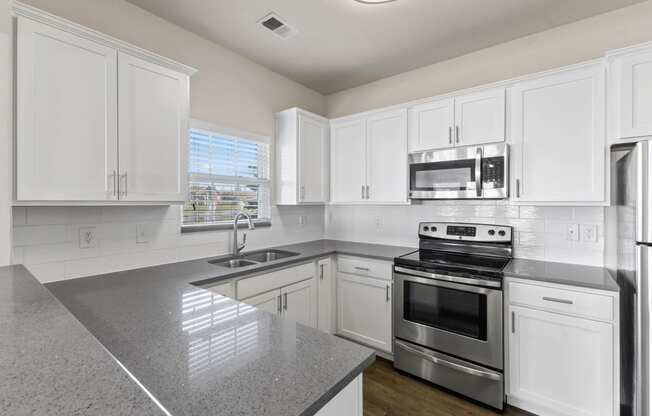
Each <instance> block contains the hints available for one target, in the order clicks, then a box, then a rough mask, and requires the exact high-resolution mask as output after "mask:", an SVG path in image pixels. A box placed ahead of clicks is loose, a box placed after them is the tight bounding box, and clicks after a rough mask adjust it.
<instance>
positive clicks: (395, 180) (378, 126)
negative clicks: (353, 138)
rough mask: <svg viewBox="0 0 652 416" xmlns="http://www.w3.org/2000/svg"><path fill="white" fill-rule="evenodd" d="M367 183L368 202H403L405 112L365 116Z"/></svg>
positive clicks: (405, 163) (405, 164)
mask: <svg viewBox="0 0 652 416" xmlns="http://www.w3.org/2000/svg"><path fill="white" fill-rule="evenodd" d="M366 166H367V184H366V188H365V198H366V200H367V201H369V202H376V203H384V202H406V201H407V192H408V191H407V111H406V110H397V111H390V112H385V113H382V114H377V115H374V116H372V117H369V118H368V119H367V163H366Z"/></svg>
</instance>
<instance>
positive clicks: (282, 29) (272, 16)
mask: <svg viewBox="0 0 652 416" xmlns="http://www.w3.org/2000/svg"><path fill="white" fill-rule="evenodd" d="M258 24H259V25H261V26H262V27H264V28H266V29H268V30H271V31H272V33H273V34H275V35H276V36H278V37H279V38H281V39H289V38H291V37H292V36H294V35H296V34H297V33H298V32H297V30H296V29H295V28H293V27H291V26H290V25H288V24H287V23H285V22H284V21H283V19H282V18H281V17H280V16H279V15H277V14H276V13H269V14H268V15H267V16H265V17H263V18H262V19H260V20H259V21H258Z"/></svg>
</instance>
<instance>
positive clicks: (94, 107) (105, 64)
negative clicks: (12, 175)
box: [16, 17, 118, 201]
mask: <svg viewBox="0 0 652 416" xmlns="http://www.w3.org/2000/svg"><path fill="white" fill-rule="evenodd" d="M17 20H18V28H17V49H16V56H17V61H16V65H17V70H16V138H17V139H16V191H17V195H16V197H17V199H18V200H22V201H27V200H33V201H39V200H40V201H44V200H49V201H105V200H115V199H117V195H116V193H115V188H114V186H113V184H114V176H113V174H114V172H116V171H117V169H118V167H117V150H118V143H117V103H116V97H117V89H116V88H117V87H116V83H117V72H116V71H117V69H116V68H117V66H116V65H117V60H116V59H117V58H116V56H117V55H116V51H115V49H111V48H108V47H106V46H103V45H100V44H97V43H94V42H91V41H89V40H86V39H82V38H79V37H77V36H75V35H73V34H71V33H68V32H65V31H62V30H58V29H54V28H52V27H50V26H47V25H44V24H41V23H37V22H33V21H31V20H29V19H25V18H22V17H18V18H17Z"/></svg>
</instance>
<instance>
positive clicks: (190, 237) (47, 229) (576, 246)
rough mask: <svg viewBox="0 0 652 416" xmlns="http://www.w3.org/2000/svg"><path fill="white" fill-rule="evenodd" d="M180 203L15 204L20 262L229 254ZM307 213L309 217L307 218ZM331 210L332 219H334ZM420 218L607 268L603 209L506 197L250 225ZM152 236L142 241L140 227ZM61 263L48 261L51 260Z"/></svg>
mask: <svg viewBox="0 0 652 416" xmlns="http://www.w3.org/2000/svg"><path fill="white" fill-rule="evenodd" d="M180 209H181V207H180V206H169V207H165V206H156V207H28V208H19V207H16V208H14V209H13V212H14V243H13V245H14V248H13V253H12V258H13V261H14V263H25V264H26V265H28V267H30V270H33V272H34V273H35V275H36V276H37V277H38V278H39V279H41V280H42V281H53V280H60V279H66V278H67V279H69V278H75V277H82V276H88V275H93V274H100V273H109V272H114V271H119V270H126V269H130V268H136V267H146V266H150V265H156V264H163V263H170V262H175V261H181V260H190V259H196V258H202V257H211V256H217V255H222V254H225V253H228V252H229V251H230V248H231V232H230V231H229V230H226V231H214V232H199V233H186V234H182V233H181V232H180ZM301 216H304V217H305V218H306V223H305V224H303V225H302V224H300V221H299V218H300V217H301ZM326 218H328V224H326ZM421 221H451V222H452V221H456V222H474V223H486V224H504V225H512V226H514V228H515V231H516V233H515V240H514V242H515V249H514V256H515V257H519V258H529V259H537V260H550V261H562V262H573V263H581V264H591V265H597V266H601V265H602V263H603V253H602V251H603V247H604V209H603V208H601V207H539V206H514V205H510V204H509V203H508V202H506V201H426V202H424V203H421V204H415V205H407V206H364V205H358V206H328V207H326V208H324V207H301V206H299V207H290V206H284V207H275V208H274V209H273V210H272V224H273V225H272V227H265V228H262V227H261V228H259V229H256V230H254V231H248V230H241V235H242V233H243V232H246V233H248V244H247V247H248V249H250V250H251V249H257V248H263V247H268V246H270V245H279V244H290V243H295V242H302V241H309V240H314V239H319V238H324V237H326V238H334V239H343V240H350V241H360V242H368V243H380V244H391V245H403V246H408V247H416V246H417V245H418V238H417V226H418V223H419V222H421ZM567 224H595V225H597V228H598V239H597V240H598V241H597V242H582V241H577V242H570V241H566V240H565V227H566V225H567ZM139 225H140V226H142V227H144V229H145V234H146V238H145V239H146V242H144V243H137V240H136V237H137V233H136V230H137V226H139ZM88 226H92V227H94V228H95V231H96V239H97V242H98V243H97V247H95V248H90V249H80V248H79V244H78V239H79V228H80V227H88ZM50 265H51V266H52V267H49V266H50Z"/></svg>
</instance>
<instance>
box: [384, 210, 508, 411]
mask: <svg viewBox="0 0 652 416" xmlns="http://www.w3.org/2000/svg"><path fill="white" fill-rule="evenodd" d="M511 258H512V227H509V226H501V225H488V224H459V223H439V222H429V223H421V224H420V225H419V250H417V251H415V252H412V253H409V254H406V255H404V256H401V257H397V258H395V259H394V367H395V368H397V369H399V370H402V371H405V372H408V373H411V374H413V375H415V376H418V377H421V378H424V379H426V380H429V381H431V382H433V383H436V384H438V385H441V386H443V387H446V388H448V389H450V390H453V391H456V392H458V393H461V394H463V395H466V396H468V397H470V398H472V399H475V400H477V401H480V402H483V403H485V404H487V405H490V406H493V407H496V408H498V409H502V408H503V403H504V385H503V384H504V383H503V274H502V271H503V269H504V268H505V266H507V264H508V263H509V261H510V260H511Z"/></svg>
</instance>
